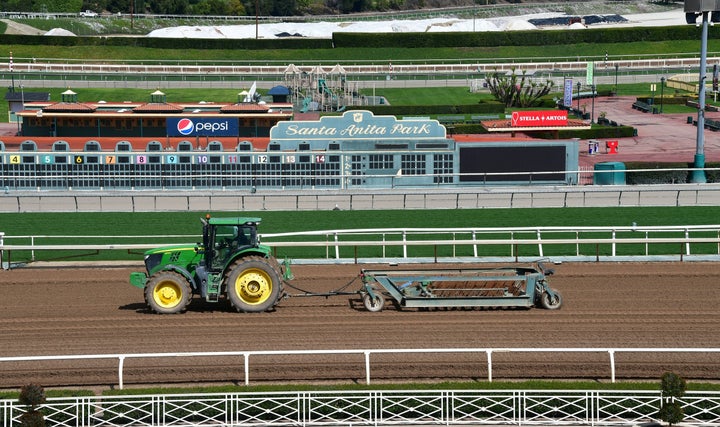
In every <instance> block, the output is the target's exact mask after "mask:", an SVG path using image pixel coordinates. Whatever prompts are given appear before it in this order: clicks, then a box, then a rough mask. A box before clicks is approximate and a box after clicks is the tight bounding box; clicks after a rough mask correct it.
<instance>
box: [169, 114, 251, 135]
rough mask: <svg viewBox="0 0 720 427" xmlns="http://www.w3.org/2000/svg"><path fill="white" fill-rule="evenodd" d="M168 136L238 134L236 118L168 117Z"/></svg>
mask: <svg viewBox="0 0 720 427" xmlns="http://www.w3.org/2000/svg"><path fill="white" fill-rule="evenodd" d="M166 123H167V134H168V136H238V132H239V129H238V119H237V118H235V117H228V118H226V119H225V118H223V119H218V118H207V117H192V118H187V117H182V118H175V117H168V119H167V122H166Z"/></svg>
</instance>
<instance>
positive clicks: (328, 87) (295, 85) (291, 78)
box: [283, 64, 369, 113]
mask: <svg viewBox="0 0 720 427" xmlns="http://www.w3.org/2000/svg"><path fill="white" fill-rule="evenodd" d="M283 80H284V84H285V86H286V87H287V88H288V89H289V90H290V100H289V101H290V102H291V103H292V104H293V105H294V106H295V109H296V110H299V111H300V112H302V113H305V112H308V111H343V110H345V108H346V107H348V106H358V105H368V102H369V100H368V99H367V97H364V96H361V95H360V94H359V92H358V82H350V81H348V80H347V72H346V71H345V69H344V68H343V67H342V65H340V64H337V65H335V66H334V67H333V68H332V69H331V70H330V71H326V70H325V69H323V68H322V67H320V66H317V67H314V68H312V69H310V70H302V69H300V68H299V67H297V66H296V65H294V64H290V65H288V66H287V68H286V69H285V72H284V74H283Z"/></svg>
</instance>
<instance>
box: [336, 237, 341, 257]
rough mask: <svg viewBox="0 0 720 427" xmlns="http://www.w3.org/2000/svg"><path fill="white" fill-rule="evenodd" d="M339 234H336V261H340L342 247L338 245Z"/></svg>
mask: <svg viewBox="0 0 720 427" xmlns="http://www.w3.org/2000/svg"><path fill="white" fill-rule="evenodd" d="M337 242H338V233H335V259H340V246H338V245H337Z"/></svg>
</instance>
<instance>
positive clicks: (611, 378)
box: [608, 350, 615, 383]
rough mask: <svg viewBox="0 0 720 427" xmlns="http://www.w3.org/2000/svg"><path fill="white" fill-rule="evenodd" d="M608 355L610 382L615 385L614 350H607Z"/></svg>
mask: <svg viewBox="0 0 720 427" xmlns="http://www.w3.org/2000/svg"><path fill="white" fill-rule="evenodd" d="M608 354H609V355H610V382H611V383H615V350H608Z"/></svg>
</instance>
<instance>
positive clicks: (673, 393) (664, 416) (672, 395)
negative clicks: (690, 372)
mask: <svg viewBox="0 0 720 427" xmlns="http://www.w3.org/2000/svg"><path fill="white" fill-rule="evenodd" d="M660 387H661V389H662V393H663V401H662V403H661V404H660V411H659V412H658V415H659V417H660V419H661V420H663V421H665V422H666V423H668V424H669V425H673V424H677V423H679V422H681V421H682V420H683V418H684V417H685V411H684V410H683V408H682V405H680V400H679V399H680V398H681V397H682V396H683V395H684V394H685V390H686V389H687V385H686V383H685V380H684V379H682V378H681V377H680V376H679V375H677V374H674V373H672V372H665V373H664V374H663V376H662V377H661V378H660Z"/></svg>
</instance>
